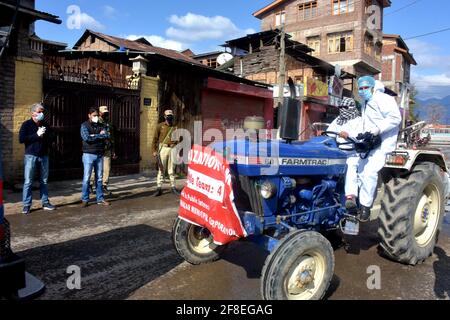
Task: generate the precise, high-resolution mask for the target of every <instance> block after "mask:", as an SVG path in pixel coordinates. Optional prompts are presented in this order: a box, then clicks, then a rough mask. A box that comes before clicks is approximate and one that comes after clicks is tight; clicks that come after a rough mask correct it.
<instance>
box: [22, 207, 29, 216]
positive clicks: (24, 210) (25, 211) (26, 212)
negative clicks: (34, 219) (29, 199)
mask: <svg viewBox="0 0 450 320" xmlns="http://www.w3.org/2000/svg"><path fill="white" fill-rule="evenodd" d="M22 213H23V214H24V215H29V214H30V213H31V206H24V207H23V210H22Z"/></svg>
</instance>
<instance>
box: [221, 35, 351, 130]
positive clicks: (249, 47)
mask: <svg viewBox="0 0 450 320" xmlns="http://www.w3.org/2000/svg"><path fill="white" fill-rule="evenodd" d="M280 43H281V32H280V30H271V31H263V32H259V33H255V34H251V35H247V36H245V37H242V38H238V39H234V40H229V41H227V42H226V46H227V47H229V48H230V49H231V51H232V53H233V54H234V55H235V58H234V67H233V70H234V73H235V74H236V75H238V76H241V77H244V78H247V79H250V80H253V81H258V82H263V83H267V84H270V85H272V86H277V85H278V79H279V75H280V50H281V49H280ZM311 53H312V49H311V48H309V47H308V46H306V45H305V44H303V43H300V42H297V41H295V40H292V38H291V37H290V36H289V35H287V36H286V55H285V64H286V79H288V78H292V80H293V81H294V83H295V84H297V85H299V86H301V87H302V88H303V89H302V90H301V91H302V92H301V100H302V106H303V107H302V113H301V115H302V122H301V128H300V132H302V133H303V134H302V136H301V138H303V139H307V138H309V137H311V136H312V135H314V130H312V129H311V124H312V123H316V122H328V123H329V122H331V120H333V119H334V118H335V117H336V115H337V113H338V111H337V108H336V106H338V105H339V102H340V99H341V98H342V96H343V94H344V90H345V94H346V95H347V96H350V95H351V89H352V88H353V79H354V76H353V75H351V74H348V73H345V72H343V73H342V74H341V79H338V78H337V77H335V74H336V69H335V67H334V66H333V65H331V64H329V63H328V62H325V61H323V60H321V59H319V58H317V57H315V56H313V55H312V54H311ZM332 82H333V83H332ZM345 87H346V88H347V89H345ZM333 88H336V90H334V91H333Z"/></svg>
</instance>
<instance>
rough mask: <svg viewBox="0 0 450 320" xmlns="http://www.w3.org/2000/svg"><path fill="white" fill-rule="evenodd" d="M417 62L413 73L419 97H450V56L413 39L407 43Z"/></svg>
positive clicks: (436, 47) (430, 45)
mask: <svg viewBox="0 0 450 320" xmlns="http://www.w3.org/2000/svg"><path fill="white" fill-rule="evenodd" d="M407 43H408V46H409V48H410V50H411V52H412V53H413V54H414V57H415V59H416V60H417V64H418V65H417V66H413V68H412V72H411V79H412V83H413V84H414V85H415V86H416V87H417V89H418V91H419V97H420V98H422V99H428V98H444V97H446V96H449V95H450V55H449V54H446V53H443V50H442V49H441V48H440V47H439V46H436V45H433V44H431V43H428V42H426V41H422V40H418V39H412V40H409V41H407Z"/></svg>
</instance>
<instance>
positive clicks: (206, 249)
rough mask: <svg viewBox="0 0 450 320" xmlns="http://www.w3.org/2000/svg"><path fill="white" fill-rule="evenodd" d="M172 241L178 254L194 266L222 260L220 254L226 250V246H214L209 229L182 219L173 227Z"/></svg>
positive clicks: (176, 221)
mask: <svg viewBox="0 0 450 320" xmlns="http://www.w3.org/2000/svg"><path fill="white" fill-rule="evenodd" d="M172 240H173V244H174V246H175V249H176V250H177V252H178V254H179V255H180V256H181V257H182V258H183V259H184V260H186V261H187V262H189V263H190V264H193V265H199V264H205V263H210V262H214V261H216V260H218V259H220V254H221V253H222V251H223V250H224V249H225V246H218V245H216V244H214V242H213V237H212V235H211V233H210V232H209V230H208V229H206V228H202V227H199V226H196V225H194V224H191V223H189V222H186V221H184V220H181V219H180V218H177V219H176V220H175V223H174V225H173V228H172Z"/></svg>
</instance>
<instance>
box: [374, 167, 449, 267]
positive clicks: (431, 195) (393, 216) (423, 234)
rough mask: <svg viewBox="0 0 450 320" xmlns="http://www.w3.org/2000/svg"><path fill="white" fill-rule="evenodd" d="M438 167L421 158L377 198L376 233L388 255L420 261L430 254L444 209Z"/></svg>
mask: <svg viewBox="0 0 450 320" xmlns="http://www.w3.org/2000/svg"><path fill="white" fill-rule="evenodd" d="M441 172H442V170H441V168H440V167H439V166H438V165H436V164H434V163H431V162H424V163H421V164H419V165H417V166H416V167H414V169H413V170H412V172H411V174H410V175H408V176H407V177H406V178H393V179H391V181H389V182H388V183H387V185H386V190H385V195H384V197H383V199H382V201H381V213H380V226H379V229H378V234H379V236H380V238H381V243H380V245H381V247H382V248H383V250H384V252H385V253H386V254H387V256H388V257H390V258H391V259H393V260H395V261H398V262H400V263H404V264H410V265H416V264H418V263H422V262H423V261H425V259H427V258H428V257H429V256H431V255H432V254H433V251H434V247H435V245H436V242H437V238H438V234H439V230H440V229H441V226H442V221H443V219H444V211H445V195H444V185H443V182H442V176H441Z"/></svg>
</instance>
